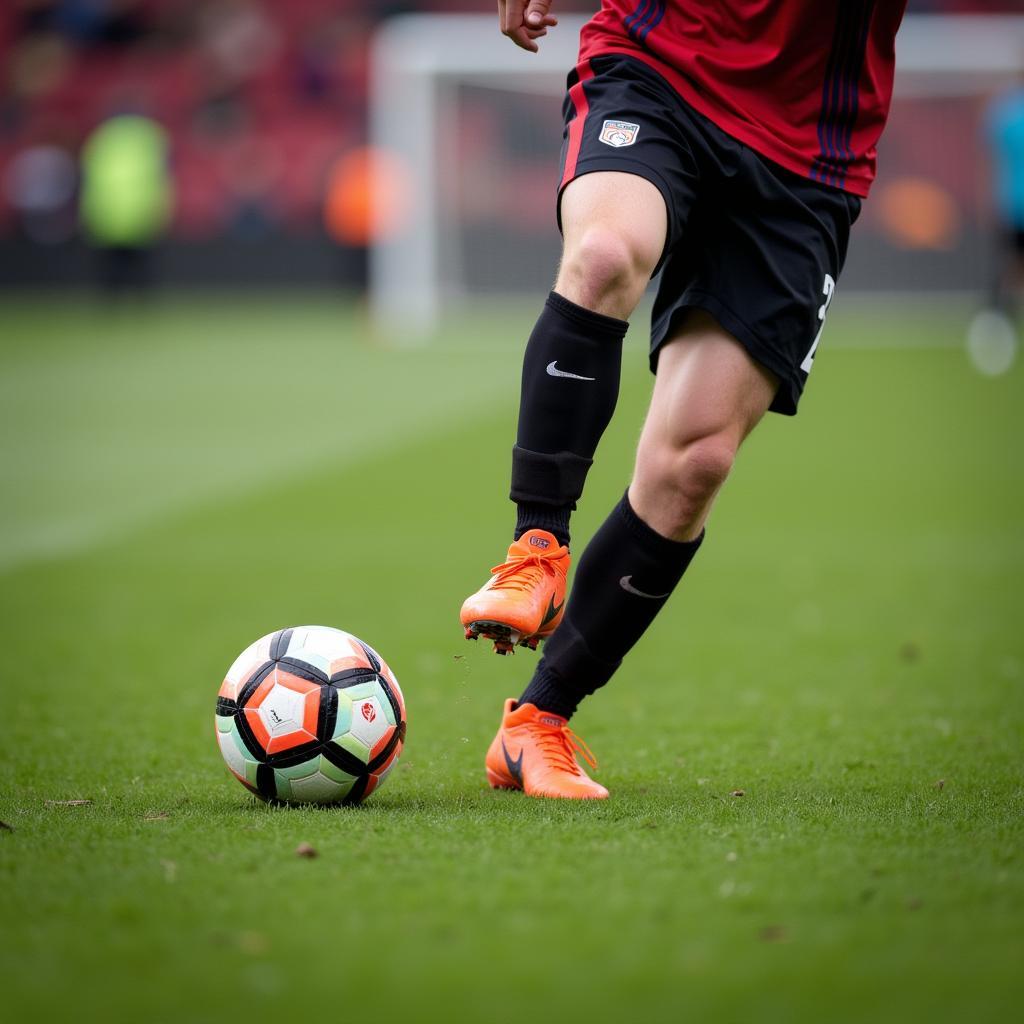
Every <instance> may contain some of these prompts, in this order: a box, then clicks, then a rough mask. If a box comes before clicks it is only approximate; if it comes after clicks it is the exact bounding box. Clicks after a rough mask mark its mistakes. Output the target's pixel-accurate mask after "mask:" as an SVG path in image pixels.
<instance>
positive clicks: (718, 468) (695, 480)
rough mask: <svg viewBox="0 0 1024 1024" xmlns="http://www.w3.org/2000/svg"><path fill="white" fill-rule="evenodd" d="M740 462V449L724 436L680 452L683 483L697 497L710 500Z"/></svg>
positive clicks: (706, 439) (709, 438)
mask: <svg viewBox="0 0 1024 1024" xmlns="http://www.w3.org/2000/svg"><path fill="white" fill-rule="evenodd" d="M735 459H736V447H735V445H734V444H733V443H732V441H731V440H729V438H727V437H724V436H722V435H712V436H710V437H702V438H699V439H698V440H696V441H691V442H690V443H689V444H687V445H686V446H684V448H683V449H682V451H681V452H680V453H679V460H678V462H679V468H678V474H679V482H680V485H681V486H682V488H683V490H684V491H686V492H689V493H692V494H693V495H694V496H695V497H697V498H700V499H703V500H710V499H711V498H712V497H714V495H715V493H716V492H717V491H718V489H719V488H720V487H721V486H722V484H724V483H725V480H726V477H728V475H729V473H730V472H731V471H732V464H733V462H734V461H735Z"/></svg>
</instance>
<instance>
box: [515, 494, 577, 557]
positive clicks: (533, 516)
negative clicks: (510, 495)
mask: <svg viewBox="0 0 1024 1024" xmlns="http://www.w3.org/2000/svg"><path fill="white" fill-rule="evenodd" d="M570 511H571V510H570V509H569V508H567V507H559V506H556V505H541V504H539V503H537V502H533V501H521V502H519V504H518V505H517V506H516V529H515V533H514V534H513V535H512V539H513V540H519V538H520V537H522V535H523V534H524V533H526V531H527V530H547V531H548V533H553V534H554V535H555V538H556V539H557V541H558V543H559V544H565V545H566V546H567V547H568V545H569V513H570Z"/></svg>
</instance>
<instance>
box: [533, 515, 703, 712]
mask: <svg viewBox="0 0 1024 1024" xmlns="http://www.w3.org/2000/svg"><path fill="white" fill-rule="evenodd" d="M703 538H704V534H703V532H702V533H701V535H700V536H699V537H697V539H696V540H692V541H683V542H680V541H674V540H669V539H668V538H667V537H662V536H661V534H659V533H657V532H656V531H655V530H652V529H651V527H649V526H648V525H647V524H646V523H645V522H644V521H643V520H642V519H640V517H639V516H638V515H637V514H636V512H634V511H633V508H632V506H631V505H630V503H629V498H628V496H627V495H624V496H623V498H622V500H621V501H620V502H619V504H618V505H616V506H615V508H614V509H613V510H612V512H611V515H609V516H608V518H607V519H606V520H605V521H604V523H603V525H602V526H601V528H600V529H599V530H598V531H597V533H595V534H594V538H593V540H591V542H590V543H589V544H588V545H587V547H586V549H585V550H584V552H583V556H582V557H581V558H580V562H579V566H578V568H577V570H576V579H575V581H574V583H573V589H572V594H571V595H570V597H569V602H568V604H567V605H566V608H565V618H564V619H563V620H562V623H561V625H559V627H558V629H556V630H555V632H554V633H553V634H552V636H551V639H550V640H548V641H547V642H546V644H545V646H544V657H543V658H541V660H540V662H539V663H538V665H537V670H536V672H535V673H534V676H533V679H532V680H531V681H530V684H529V686H528V687H527V688H526V691H525V692H524V693H523V695H522V697H521V698H520V702H521V703H530V704H535V705H536V706H537V707H539V708H542V709H543V710H545V711H551V712H553V713H554V714H558V715H564V716H565V717H566V718H568V717H569V716H570V715H572V713H573V712H574V711H575V710H576V708H577V706H578V705H579V703H580V701H581V700H583V698H584V697H586V696H587V695H589V694H591V693H593V692H594V691H595V690H596V689H597V688H598V687H600V686H603V685H604V684H605V683H606V682H608V680H609V679H610V678H611V677H612V675H613V674H614V672H615V670H616V669H617V668H618V667H619V664H620V662H621V661H622V659H623V658H624V657H625V655H626V653H627V652H628V651H629V650H630V648H631V647H632V646H633V645H634V644H635V643H636V642H637V640H639V639H640V637H641V636H643V634H644V632H645V631H646V629H647V627H648V626H649V625H650V624H651V623H652V622H653V621H654V618H655V616H656V615H657V614H658V612H659V611H661V609H662V607H663V606H664V604H665V602H666V601H667V600H668V598H669V595H670V594H671V593H672V591H673V590H674V589H675V587H676V584H677V583H678V582H679V580H680V579H681V578H682V576H683V573H684V572H686V568H687V566H689V564H690V561H691V560H692V558H693V556H694V555H695V554H696V553H697V549H698V548H699V547H700V543H701V541H702V540H703Z"/></svg>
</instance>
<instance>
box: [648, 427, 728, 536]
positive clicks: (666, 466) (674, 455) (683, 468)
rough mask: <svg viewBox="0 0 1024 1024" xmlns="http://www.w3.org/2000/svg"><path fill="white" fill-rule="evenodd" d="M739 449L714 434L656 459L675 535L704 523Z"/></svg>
mask: <svg viewBox="0 0 1024 1024" xmlns="http://www.w3.org/2000/svg"><path fill="white" fill-rule="evenodd" d="M735 458H736V446H735V444H733V442H732V441H731V440H730V439H729V438H728V437H727V436H725V435H718V434H713V435H710V436H707V437H699V438H695V439H691V440H688V441H686V442H685V443H681V444H679V445H670V446H667V447H666V448H665V449H664V450H663V451H662V452H661V453H660V457H659V458H658V459H657V460H656V465H657V467H658V471H657V472H658V476H659V477H660V478H661V479H660V481H659V483H660V486H659V488H658V489H659V491H660V492H661V493H662V494H663V495H664V497H665V498H666V499H667V501H666V502H665V505H666V514H667V516H668V517H669V518H670V519H671V520H672V521H671V523H670V524H669V525H670V527H671V529H672V532H673V534H675V533H685V532H686V531H687V530H688V528H689V527H690V526H691V525H692V524H693V523H696V522H699V521H701V520H702V519H703V518H704V516H705V514H706V512H707V509H708V507H709V505H710V504H711V502H712V501H713V500H714V497H715V495H716V494H717V493H718V490H719V488H721V486H722V484H724V483H725V480H726V478H727V477H728V476H729V473H730V471H731V470H732V465H733V462H734V460H735Z"/></svg>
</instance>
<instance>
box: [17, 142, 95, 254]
mask: <svg viewBox="0 0 1024 1024" xmlns="http://www.w3.org/2000/svg"><path fill="white" fill-rule="evenodd" d="M77 178H78V174H77V171H76V169H75V160H74V157H73V156H72V155H71V154H70V153H69V152H68V151H67V150H66V149H64V148H63V147H62V146H60V145H57V144H54V143H43V144H39V145H35V146H30V147H29V148H28V149H23V150H22V151H21V152H20V153H19V154H18V155H17V156H16V157H15V158H14V159H13V160H12V161H11V163H10V165H9V166H8V168H7V175H6V178H5V181H4V186H5V192H6V194H7V199H8V201H9V202H10V204H11V207H12V209H13V210H14V211H15V215H16V217H17V222H18V226H19V228H20V229H21V231H22V233H23V234H24V235H25V237H26V238H28V239H29V240H31V241H33V242H36V243H38V244H40V245H56V244H58V243H60V242H66V241H68V239H70V238H71V237H72V236H73V235H74V232H75V202H74V200H75V185H76V182H77Z"/></svg>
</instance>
